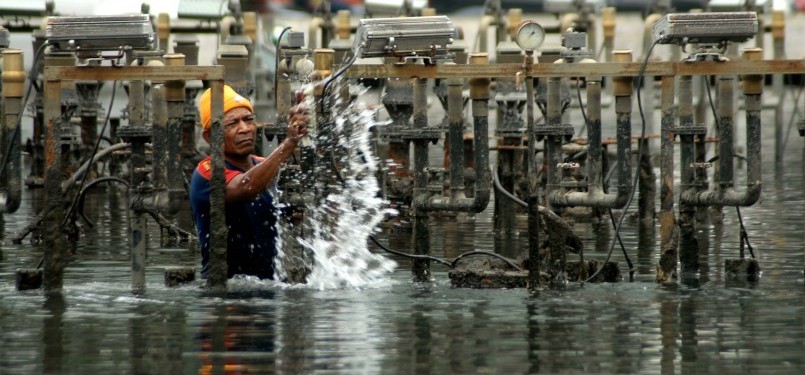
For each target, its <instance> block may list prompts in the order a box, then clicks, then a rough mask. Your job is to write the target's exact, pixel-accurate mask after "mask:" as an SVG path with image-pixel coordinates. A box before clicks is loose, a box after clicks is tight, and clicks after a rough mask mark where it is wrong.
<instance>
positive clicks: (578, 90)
mask: <svg viewBox="0 0 805 375" xmlns="http://www.w3.org/2000/svg"><path fill="white" fill-rule="evenodd" d="M580 83H581V82H580V81H579V77H576V95H577V96H578V99H579V108H580V109H581V116H582V117H584V124H585V125H587V124H589V123H590V120H589V119H588V118H587V112H585V110H584V102H582V101H581V88H580V86H581V85H580ZM583 129H587V126H584V127H583ZM585 152H587V153H589V148H588V149H587V150H586V151H581V152H579V153H578V155H582V154H584V153H585ZM576 156H577V155H574V159H575V158H576ZM616 165H617V163H616ZM614 170H615V168H614V167H613V168H612V169H610V170H609V173H607V175H608V176H611V175H610V173H611V172H612V171H614ZM607 180H609V177H607ZM603 190H604V193H607V189H606V188H605V189H603ZM607 212H608V213H609V220H610V222H611V223H612V229H617V227H616V226H615V214H613V213H612V209H611V208H608V209H607ZM615 237H616V238H617V240H618V243H619V244H620V247H621V251H622V252H623V256H624V257H625V258H626V264H627V265H628V266H629V281H634V267H633V266H632V259H631V258H629V254H628V253H626V246H624V245H623V239H622V238H621V235H620V233H618V232H615ZM582 264H584V259H582Z"/></svg>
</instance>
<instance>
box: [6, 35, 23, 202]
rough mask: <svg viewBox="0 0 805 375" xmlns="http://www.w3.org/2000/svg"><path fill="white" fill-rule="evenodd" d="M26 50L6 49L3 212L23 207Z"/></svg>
mask: <svg viewBox="0 0 805 375" xmlns="http://www.w3.org/2000/svg"><path fill="white" fill-rule="evenodd" d="M22 57H23V56H22V51H21V50H18V49H6V50H4V51H3V73H2V77H3V78H2V79H3V104H2V106H3V108H2V115H3V117H2V118H3V136H2V137H1V138H0V140H2V142H3V143H2V145H3V147H9V149H8V150H4V152H5V154H6V155H8V158H4V162H5V163H7V164H6V166H4V167H0V168H3V174H2V176H0V212H5V213H13V212H16V211H17V209H19V208H20V201H21V199H22V175H21V173H22V166H21V158H20V150H21V147H20V146H21V145H20V144H21V141H20V139H21V136H20V132H19V131H17V130H16V129H17V122H19V117H20V115H22V113H21V111H22V110H24V108H22V97H23V92H24V91H25V70H24V68H23V58H22Z"/></svg>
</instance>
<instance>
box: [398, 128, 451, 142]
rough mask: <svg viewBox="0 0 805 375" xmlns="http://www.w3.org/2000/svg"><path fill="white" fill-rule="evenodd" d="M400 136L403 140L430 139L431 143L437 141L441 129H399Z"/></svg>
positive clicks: (440, 134) (439, 137)
mask: <svg viewBox="0 0 805 375" xmlns="http://www.w3.org/2000/svg"><path fill="white" fill-rule="evenodd" d="M400 136H401V137H400V138H401V139H402V140H404V141H422V140H424V141H431V142H432V143H433V144H436V142H439V139H441V136H442V130H441V129H436V128H428V129H421V128H420V129H404V130H402V131H400Z"/></svg>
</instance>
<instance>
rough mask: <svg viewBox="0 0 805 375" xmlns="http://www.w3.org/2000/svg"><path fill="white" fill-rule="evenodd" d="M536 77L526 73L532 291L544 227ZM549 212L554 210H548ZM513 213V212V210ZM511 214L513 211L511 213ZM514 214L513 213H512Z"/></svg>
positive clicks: (537, 274)
mask: <svg viewBox="0 0 805 375" xmlns="http://www.w3.org/2000/svg"><path fill="white" fill-rule="evenodd" d="M525 56H526V57H525V64H524V68H525V71H526V72H529V71H531V69H530V68H531V67H532V65H533V64H534V60H533V59H534V56H533V51H526V55H525ZM534 96H535V95H534V79H533V78H532V77H531V76H530V75H529V74H528V73H526V132H527V133H528V155H527V160H528V166H527V171H526V173H527V181H528V198H527V202H526V203H528V259H529V262H528V288H529V290H530V291H531V292H534V291H536V290H538V289H539V288H540V286H541V284H542V280H541V278H540V270H541V269H542V260H541V259H540V247H541V243H540V240H539V237H540V234H541V231H542V228H541V226H542V225H541V223H540V217H539V179H538V178H537V172H538V171H539V167H538V166H537V135H536V132H535V129H534V101H535V99H536V98H535V97H534ZM546 211H548V212H552V211H550V210H547V209H546ZM512 213H513V212H512ZM510 214H511V213H510ZM512 216H513V215H512Z"/></svg>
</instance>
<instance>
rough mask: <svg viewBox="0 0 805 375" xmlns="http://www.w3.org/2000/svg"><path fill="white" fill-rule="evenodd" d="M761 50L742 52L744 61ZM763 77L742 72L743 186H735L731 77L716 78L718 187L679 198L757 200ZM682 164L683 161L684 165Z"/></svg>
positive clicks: (731, 202)
mask: <svg viewBox="0 0 805 375" xmlns="http://www.w3.org/2000/svg"><path fill="white" fill-rule="evenodd" d="M761 58H762V50H761V49H759V48H750V49H747V50H745V51H744V59H745V60H759V59H761ZM762 79H763V76H761V75H756V74H749V75H744V76H743V80H744V89H743V90H744V99H745V108H746V145H747V149H746V151H747V168H746V171H747V177H746V189H745V190H744V191H737V190H735V187H734V183H735V181H734V173H733V171H734V168H733V163H734V161H733V157H734V145H733V128H734V124H733V119H732V112H733V103H732V100H731V98H732V97H733V95H732V93H733V90H734V78H732V77H730V76H726V77H721V78H720V79H719V87H718V89H719V98H721V100H720V101H719V104H718V116H719V119H718V121H719V142H720V143H719V159H718V166H719V186H718V187H717V189H716V190H715V191H712V190H711V191H701V192H697V191H695V190H693V189H691V188H688V189H685V190H684V191H683V192H682V195H681V196H680V201H681V202H683V203H688V204H691V205H694V206H716V207H721V206H751V205H753V204H755V203H756V202H757V201H758V199H760V192H761V185H762V184H761V180H760V158H761V156H760V152H761V142H760V109H761V104H760V96H761V94H762V92H763V83H762ZM684 167H685V164H684V163H683V168H684ZM683 181H684V180H683Z"/></svg>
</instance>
